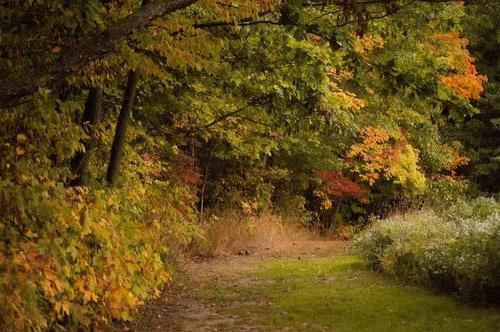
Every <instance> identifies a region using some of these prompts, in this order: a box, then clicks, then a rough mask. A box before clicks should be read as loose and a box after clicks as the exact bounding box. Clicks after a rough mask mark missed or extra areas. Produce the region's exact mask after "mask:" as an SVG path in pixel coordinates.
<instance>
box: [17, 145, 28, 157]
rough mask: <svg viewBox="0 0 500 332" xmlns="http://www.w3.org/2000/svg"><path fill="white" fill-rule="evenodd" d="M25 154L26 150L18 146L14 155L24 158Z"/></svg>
mask: <svg viewBox="0 0 500 332" xmlns="http://www.w3.org/2000/svg"><path fill="white" fill-rule="evenodd" d="M25 154H26V149H24V148H22V147H20V146H18V147H16V155H18V156H24V155H25Z"/></svg>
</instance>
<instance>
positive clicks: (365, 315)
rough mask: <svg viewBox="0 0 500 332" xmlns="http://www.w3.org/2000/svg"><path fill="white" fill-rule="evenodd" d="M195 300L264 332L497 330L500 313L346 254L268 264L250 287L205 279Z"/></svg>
mask: <svg viewBox="0 0 500 332" xmlns="http://www.w3.org/2000/svg"><path fill="white" fill-rule="evenodd" d="M243 277H245V276H242V278H243ZM197 296H198V298H200V299H204V300H208V301H212V302H216V303H217V304H218V307H219V308H222V309H220V310H221V312H223V313H225V314H231V315H238V316H239V319H240V321H241V322H242V323H246V324H248V325H253V326H263V327H268V328H263V329H262V330H273V329H279V328H283V327H289V328H291V329H292V330H293V331H315V330H317V331H323V330H336V331H441V332H445V331H500V309H498V308H481V307H475V306H471V305H467V304H464V303H461V302H459V301H458V300H456V299H454V298H453V297H451V296H448V295H444V294H436V293H432V292H430V291H428V290H425V289H422V288H418V287H414V286H407V285H403V284H401V283H398V282H396V281H394V280H393V279H390V278H388V277H385V276H383V275H379V274H376V273H373V272H371V271H369V270H368V269H367V268H366V267H365V266H364V265H363V263H362V262H361V261H360V259H358V258H356V257H351V256H343V257H338V258H329V259H323V258H322V259H313V260H276V261H270V262H266V263H263V264H261V265H256V266H255V269H254V272H253V275H252V276H251V281H250V282H247V283H245V282H239V283H236V284H234V283H233V284H226V285H225V284H224V283H222V284H219V285H218V286H217V287H215V285H214V283H213V282H208V281H207V283H206V284H205V285H204V286H202V288H201V289H200V291H199V293H198V295H197Z"/></svg>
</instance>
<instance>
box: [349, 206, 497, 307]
mask: <svg viewBox="0 0 500 332" xmlns="http://www.w3.org/2000/svg"><path fill="white" fill-rule="evenodd" d="M499 216H500V204H499V203H498V202H496V201H494V200H493V199H485V198H481V199H476V200H474V201H472V202H469V203H466V202H461V203H457V204H456V205H455V206H452V207H451V208H449V209H448V210H446V211H442V212H440V213H439V214H435V213H433V212H430V211H421V212H417V213H411V214H407V215H404V216H398V217H393V218H391V219H388V220H380V221H377V222H376V223H375V224H374V225H373V226H372V227H370V228H369V229H368V230H367V231H366V232H365V233H363V234H362V235H361V236H360V238H359V239H358V240H357V244H356V245H357V247H358V249H359V252H360V253H361V255H362V256H363V257H364V258H365V259H366V260H367V262H368V263H369V265H370V266H371V267H373V268H375V269H377V270H381V271H384V272H386V273H389V274H393V275H396V276H398V277H401V278H403V279H406V280H411V281H414V282H417V283H422V284H426V285H430V286H434V287H441V288H444V289H447V290H451V291H456V292H458V293H460V294H461V295H463V296H464V297H466V298H469V299H474V300H481V301H488V302H495V301H498V294H499V292H500V284H499V280H498V275H499V273H500V257H499V253H500V250H499V249H500V248H499V243H500V241H499V240H500V238H499V236H500V219H499Z"/></svg>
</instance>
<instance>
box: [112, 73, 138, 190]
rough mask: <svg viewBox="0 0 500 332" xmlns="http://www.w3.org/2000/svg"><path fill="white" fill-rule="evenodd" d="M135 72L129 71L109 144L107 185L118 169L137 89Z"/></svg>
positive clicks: (114, 177)
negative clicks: (110, 143)
mask: <svg viewBox="0 0 500 332" xmlns="http://www.w3.org/2000/svg"><path fill="white" fill-rule="evenodd" d="M137 78H138V75H137V72H136V71H135V70H131V71H129V74H128V80H127V87H126V89H125V94H124V95H123V101H122V108H121V110H120V114H119V115H118V121H117V123H116V130H115V137H114V139H113V145H112V146H111V157H110V159H109V165H108V172H107V174H106V181H107V182H108V185H109V186H113V185H114V184H115V181H116V177H117V176H118V172H119V170H120V159H121V157H122V153H123V151H122V150H123V146H124V144H125V139H126V133H127V125H128V121H129V118H130V113H131V111H132V106H133V103H134V99H135V93H136V90H137Z"/></svg>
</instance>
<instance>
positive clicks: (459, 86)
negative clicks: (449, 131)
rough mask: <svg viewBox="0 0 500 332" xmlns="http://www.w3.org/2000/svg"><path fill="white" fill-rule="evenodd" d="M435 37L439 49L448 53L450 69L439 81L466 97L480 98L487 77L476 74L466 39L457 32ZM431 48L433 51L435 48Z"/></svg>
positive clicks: (440, 34) (473, 60)
mask: <svg viewBox="0 0 500 332" xmlns="http://www.w3.org/2000/svg"><path fill="white" fill-rule="evenodd" d="M435 38H436V42H435V44H440V45H439V46H440V48H439V49H440V50H441V51H443V50H444V51H447V52H448V53H449V59H450V66H451V71H452V72H451V73H448V74H445V75H442V76H441V77H440V80H441V82H442V83H443V84H444V85H446V86H448V87H450V88H452V89H453V91H455V93H456V94H458V95H460V96H462V97H464V98H466V99H476V100H478V99H480V98H481V93H482V92H483V90H484V88H483V84H484V83H485V82H486V81H487V77H486V76H485V75H479V74H478V72H477V69H476V66H475V64H474V63H475V61H476V59H474V57H472V56H471V55H470V53H469V51H468V50H467V48H466V46H467V39H464V38H461V37H460V34H459V33H458V32H451V33H439V34H436V35H435ZM431 49H433V50H434V51H435V50H436V49H437V48H431ZM435 52H437V51H435Z"/></svg>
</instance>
